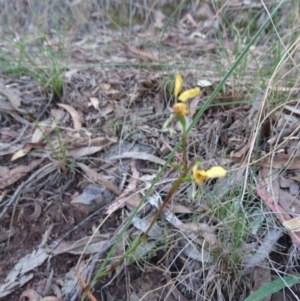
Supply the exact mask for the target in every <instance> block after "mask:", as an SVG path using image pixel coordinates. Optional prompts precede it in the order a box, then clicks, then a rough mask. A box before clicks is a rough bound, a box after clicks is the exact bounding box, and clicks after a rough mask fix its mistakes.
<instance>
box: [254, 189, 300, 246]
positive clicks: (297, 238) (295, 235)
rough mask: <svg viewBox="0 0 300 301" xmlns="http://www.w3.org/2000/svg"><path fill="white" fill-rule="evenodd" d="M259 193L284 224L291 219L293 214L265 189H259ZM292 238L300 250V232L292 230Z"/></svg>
mask: <svg viewBox="0 0 300 301" xmlns="http://www.w3.org/2000/svg"><path fill="white" fill-rule="evenodd" d="M257 195H258V196H259V197H260V198H261V199H262V200H263V201H264V202H265V204H266V205H267V206H268V207H269V209H270V210H271V211H272V212H273V213H274V214H275V216H276V217H277V219H278V220H279V221H280V222H281V223H282V224H283V223H284V222H286V221H289V220H290V219H291V216H290V215H289V214H287V213H286V211H285V210H284V209H283V208H282V207H281V206H280V205H279V204H277V202H276V201H275V200H274V199H273V197H271V196H270V195H268V194H267V193H266V191H264V190H263V189H257ZM290 236H291V239H292V241H293V243H294V244H295V245H297V246H298V250H300V232H290Z"/></svg>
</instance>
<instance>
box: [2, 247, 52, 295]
mask: <svg viewBox="0 0 300 301" xmlns="http://www.w3.org/2000/svg"><path fill="white" fill-rule="evenodd" d="M48 257H49V255H48V254H47V253H46V251H44V250H43V249H41V248H39V249H37V250H33V251H32V253H30V254H27V255H25V256H24V257H22V258H21V259H20V260H19V261H18V262H17V263H16V264H15V266H14V267H13V268H12V269H11V271H10V272H9V273H8V275H7V277H6V279H5V280H4V283H2V284H0V298H1V297H4V296H6V295H8V294H10V293H11V292H12V291H15V290H16V289H17V288H20V287H21V286H23V285H24V284H25V283H26V282H28V281H29V280H30V279H32V277H33V273H28V272H30V271H32V270H34V269H36V268H37V267H39V266H40V265H41V264H43V263H44V262H45V261H46V260H47V258H48ZM25 297H26V296H25ZM20 300H22V299H20ZM54 300H55V299H54ZM40 301H43V299H41V300H40Z"/></svg>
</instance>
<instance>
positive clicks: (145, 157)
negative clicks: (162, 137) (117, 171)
mask: <svg viewBox="0 0 300 301" xmlns="http://www.w3.org/2000/svg"><path fill="white" fill-rule="evenodd" d="M123 158H130V159H139V160H146V161H151V162H154V163H157V164H160V165H165V163H166V161H165V160H163V159H160V158H158V157H156V156H154V155H151V154H147V153H140V152H124V153H122V154H119V155H116V156H113V157H111V158H109V160H116V159H123Z"/></svg>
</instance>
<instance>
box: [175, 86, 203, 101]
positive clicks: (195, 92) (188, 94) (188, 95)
mask: <svg viewBox="0 0 300 301" xmlns="http://www.w3.org/2000/svg"><path fill="white" fill-rule="evenodd" d="M199 94H200V88H199V87H196V88H194V89H189V90H186V91H184V92H182V93H181V94H180V95H179V97H178V100H180V101H183V102H186V101H187V100H188V99H190V98H193V97H196V96H198V95H199Z"/></svg>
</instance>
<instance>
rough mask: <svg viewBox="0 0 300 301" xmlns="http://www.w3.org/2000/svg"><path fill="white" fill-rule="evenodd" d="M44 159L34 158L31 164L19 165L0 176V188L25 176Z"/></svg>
mask: <svg viewBox="0 0 300 301" xmlns="http://www.w3.org/2000/svg"><path fill="white" fill-rule="evenodd" d="M41 162H42V161H41V160H34V161H31V162H30V164H29V165H19V166H17V167H15V168H14V169H12V170H10V171H9V173H8V174H7V175H6V176H5V177H2V178H0V189H4V188H6V187H8V186H10V185H12V184H14V183H16V182H17V181H19V180H20V179H21V178H23V177H24V176H25V175H26V174H27V173H29V172H30V171H32V170H33V169H34V168H35V167H37V166H38V165H39V164H40V163H41Z"/></svg>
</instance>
